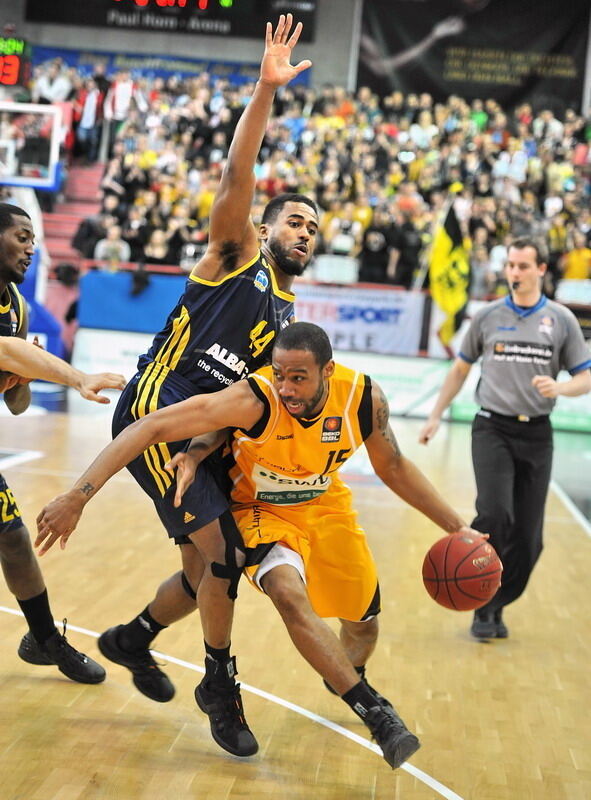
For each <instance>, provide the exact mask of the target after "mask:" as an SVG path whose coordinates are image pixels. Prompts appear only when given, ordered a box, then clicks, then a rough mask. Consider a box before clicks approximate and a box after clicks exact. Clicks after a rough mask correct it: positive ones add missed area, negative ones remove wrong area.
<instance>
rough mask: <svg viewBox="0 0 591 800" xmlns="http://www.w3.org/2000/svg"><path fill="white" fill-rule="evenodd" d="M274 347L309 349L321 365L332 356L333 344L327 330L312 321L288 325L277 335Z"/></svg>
mask: <svg viewBox="0 0 591 800" xmlns="http://www.w3.org/2000/svg"><path fill="white" fill-rule="evenodd" d="M274 349H276V350H307V351H308V352H309V353H312V355H313V356H314V359H315V361H316V363H317V364H318V366H320V367H323V366H324V365H325V364H327V363H328V362H329V361H330V360H331V358H332V345H331V343H330V339H329V338H328V335H327V333H326V331H325V330H323V329H322V328H320V327H319V326H318V325H314V324H313V323H311V322H294V323H293V325H288V326H287V327H286V328H284V329H283V330H282V331H281V332H280V333H279V335H278V336H277V339H276V340H275V348H274Z"/></svg>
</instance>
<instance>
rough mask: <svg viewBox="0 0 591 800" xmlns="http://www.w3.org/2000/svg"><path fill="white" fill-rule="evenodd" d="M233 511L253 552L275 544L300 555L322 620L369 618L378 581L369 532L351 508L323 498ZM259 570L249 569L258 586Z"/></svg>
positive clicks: (247, 570)
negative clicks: (296, 504)
mask: <svg viewBox="0 0 591 800" xmlns="http://www.w3.org/2000/svg"><path fill="white" fill-rule="evenodd" d="M327 494H330V493H328V492H327ZM331 500H332V501H333V502H332V503H331ZM232 512H233V515H234V519H235V520H236V523H237V524H238V527H239V529H240V533H241V534H242V538H243V539H244V544H245V545H246V547H247V548H251V551H250V552H251V553H252V552H253V551H254V552H255V553H256V549H258V550H259V552H261V551H264V550H265V548H264V545H265V544H270V543H273V542H280V543H281V544H283V545H284V546H286V547H288V548H289V549H290V550H294V551H295V552H296V553H299V555H300V556H301V558H302V561H303V563H304V570H305V578H306V586H307V591H308V597H309V599H310V602H311V604H312V608H313V609H314V611H315V612H316V613H317V614H318V616H320V617H340V618H342V619H347V620H351V621H352V622H357V621H358V620H360V619H361V618H362V617H363V616H364V615H365V613H366V612H367V610H368V608H369V606H370V604H371V602H372V600H373V599H374V596H375V594H376V589H377V585H378V576H377V569H376V565H375V562H374V560H373V556H372V554H371V552H370V549H369V546H368V544H367V539H366V537H365V533H364V532H363V529H362V528H361V527H360V526H359V525H358V524H357V514H356V513H355V512H354V511H353V510H352V508H351V507H350V504H349V503H342V502H335V498H331V497H327V496H326V495H324V496H322V497H320V498H318V499H317V500H314V501H313V502H310V503H304V504H302V505H300V506H273V505H270V504H267V503H252V504H247V505H240V506H235V507H234V508H233V509H232ZM261 558H262V556H261ZM249 560H251V559H249ZM259 563H260V562H259ZM257 569H258V563H254V564H250V565H249V566H247V567H246V569H245V573H246V576H247V578H248V579H249V581H250V582H251V583H252V584H253V585H255V586H256V584H255V582H254V576H255V574H256V571H257Z"/></svg>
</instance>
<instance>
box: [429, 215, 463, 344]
mask: <svg viewBox="0 0 591 800" xmlns="http://www.w3.org/2000/svg"><path fill="white" fill-rule="evenodd" d="M429 283H430V287H431V297H432V298H433V301H434V302H435V303H437V305H438V306H439V308H440V309H441V310H442V311H444V312H445V314H446V315H447V316H446V319H445V322H444V323H443V325H442V326H441V329H440V331H439V338H440V339H441V341H442V343H443V344H444V345H448V344H449V343H450V342H451V340H452V339H453V336H454V334H455V332H456V331H457V329H458V327H459V324H458V319H459V316H458V315H459V312H460V311H462V309H463V308H464V306H465V305H466V303H467V302H468V289H469V286H470V264H469V262H468V254H467V252H466V248H465V247H464V240H463V237H462V231H461V230H460V225H459V222H458V219H457V217H456V212H455V211H454V207H453V204H452V205H450V207H449V209H448V211H447V214H446V215H445V219H444V221H443V223H440V224H439V226H438V227H437V229H436V231H435V235H434V236H433V245H432V247H431V259H430V265H429ZM460 321H461V320H460Z"/></svg>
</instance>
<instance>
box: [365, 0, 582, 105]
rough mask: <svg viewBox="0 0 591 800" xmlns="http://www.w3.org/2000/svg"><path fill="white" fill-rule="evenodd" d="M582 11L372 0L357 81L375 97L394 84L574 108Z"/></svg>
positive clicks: (503, 3)
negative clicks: (369, 88)
mask: <svg viewBox="0 0 591 800" xmlns="http://www.w3.org/2000/svg"><path fill="white" fill-rule="evenodd" d="M589 12H590V3H589V0H569V2H567V3H557V1H556V0H372V2H371V3H365V4H364V11H363V31H362V37H361V49H360V56H359V74H358V83H359V85H360V86H363V85H366V86H370V87H371V88H372V89H373V90H374V91H377V92H378V93H380V94H382V95H386V94H389V93H390V92H392V91H393V90H394V89H400V90H401V91H402V92H404V93H409V92H414V93H420V92H429V93H430V94H432V95H433V96H434V97H435V98H436V99H437V100H445V99H447V97H449V95H452V94H457V95H460V96H461V97H464V98H466V99H468V100H471V99H474V98H477V97H478V98H483V99H485V98H488V97H491V98H494V99H495V100H497V101H498V102H499V103H500V104H501V105H502V106H504V107H512V106H514V105H516V104H517V103H519V102H523V101H529V102H531V103H532V104H534V105H535V107H536V108H537V109H539V108H541V107H548V108H552V109H553V110H554V111H556V112H558V113H560V112H561V111H563V110H564V109H565V108H568V107H571V106H572V107H574V108H576V109H578V108H579V107H580V104H581V99H582V93H583V82H584V75H585V58H586V49H587V37H588V31H589Z"/></svg>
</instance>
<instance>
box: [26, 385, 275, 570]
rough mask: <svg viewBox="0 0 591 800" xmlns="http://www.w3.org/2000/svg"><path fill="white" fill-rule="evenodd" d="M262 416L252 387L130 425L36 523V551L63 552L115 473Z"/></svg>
mask: <svg viewBox="0 0 591 800" xmlns="http://www.w3.org/2000/svg"><path fill="white" fill-rule="evenodd" d="M262 413H263V404H262V402H261V401H260V400H259V399H258V398H257V397H256V396H255V395H254V393H253V391H252V389H251V388H250V386H249V384H248V382H247V381H239V382H238V383H235V384H234V385H233V386H229V387H228V388H227V389H223V390H222V391H221V392H215V393H214V394H202V395H198V396H195V397H191V398H189V399H188V400H184V401H183V402H181V403H175V404H174V405H171V406H167V407H165V408H161V409H159V410H158V411H154V412H153V413H151V414H147V415H146V416H145V417H142V418H141V419H139V420H138V421H137V422H134V423H133V424H132V425H129V426H128V427H127V428H125V429H124V430H123V431H121V433H120V434H119V435H118V436H116V437H115V439H113V441H112V442H111V443H110V444H108V445H107V447H105V448H104V450H102V451H101V452H100V453H99V455H98V456H97V457H96V459H95V460H94V461H93V463H92V464H91V465H90V467H89V468H88V469H87V470H86V472H85V473H84V474H83V475H82V477H81V478H80V479H79V480H78V481H76V483H75V484H74V486H73V487H72V489H70V491H69V492H66V493H65V494H62V495H59V496H58V497H56V498H55V499H54V500H52V501H51V502H50V503H49V504H48V505H46V506H45V508H44V509H43V510H42V511H41V513H40V514H39V516H38V517H37V538H36V540H35V547H40V546H41V547H40V550H39V552H40V554H41V555H43V553H45V552H46V551H47V550H49V548H50V547H51V546H52V545H53V544H54V543H55V542H56V541H57V540H58V539H59V540H60V545H61V547H62V549H63V548H64V547H65V546H66V543H67V541H68V538H69V537H70V534H71V533H72V532H73V531H74V529H75V528H76V525H77V523H78V520H79V519H80V516H81V514H82V511H83V510H84V506H85V505H86V503H87V502H88V501H89V500H90V499H91V498H92V497H94V495H95V494H96V493H97V492H98V491H99V489H100V488H101V487H102V486H103V485H104V484H105V483H106V481H108V480H109V478H111V477H112V476H113V475H115V473H116V472H119V470H120V469H123V467H124V466H125V465H126V464H129V462H130V461H133V459H134V458H137V457H138V456H139V455H140V454H141V453H143V452H144V450H146V449H147V448H148V447H150V446H151V445H153V444H158V442H177V441H180V440H182V439H190V438H192V437H194V436H199V435H201V434H203V433H207V432H208V431H214V430H218V429H220V428H226V427H232V428H244V429H245V430H249V429H250V428H252V427H253V425H255V423H256V422H258V420H259V419H260V417H261V414H262Z"/></svg>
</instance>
